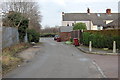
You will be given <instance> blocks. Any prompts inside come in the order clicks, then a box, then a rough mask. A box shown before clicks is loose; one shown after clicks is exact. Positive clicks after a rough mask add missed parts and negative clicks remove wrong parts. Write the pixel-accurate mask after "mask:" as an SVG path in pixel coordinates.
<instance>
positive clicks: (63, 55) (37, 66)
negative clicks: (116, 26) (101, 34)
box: [6, 38, 103, 78]
mask: <svg viewBox="0 0 120 80" xmlns="http://www.w3.org/2000/svg"><path fill="white" fill-rule="evenodd" d="M40 41H41V42H43V46H41V47H40V52H39V53H38V54H37V56H36V57H35V58H34V59H32V60H31V61H30V62H29V63H27V64H25V65H23V66H21V67H19V68H17V69H15V70H13V71H12V72H10V73H9V74H7V75H6V77H7V78H102V77H103V76H102V75H101V73H100V72H99V71H98V69H97V67H96V66H95V65H94V64H93V62H92V61H91V60H90V59H89V58H88V57H87V56H86V55H84V54H83V53H82V52H80V51H79V50H78V49H77V48H75V47H73V46H70V45H66V44H64V43H62V42H56V41H54V40H53V39H52V38H42V39H40Z"/></svg>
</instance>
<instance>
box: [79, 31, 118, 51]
mask: <svg viewBox="0 0 120 80" xmlns="http://www.w3.org/2000/svg"><path fill="white" fill-rule="evenodd" d="M118 32H120V30H117V31H116V30H101V31H92V30H91V31H84V32H83V33H82V39H81V42H82V43H83V44H84V45H86V46H88V45H89V41H92V46H93V47H95V48H109V49H112V48H113V41H116V45H117V49H120V35H119V33H118Z"/></svg>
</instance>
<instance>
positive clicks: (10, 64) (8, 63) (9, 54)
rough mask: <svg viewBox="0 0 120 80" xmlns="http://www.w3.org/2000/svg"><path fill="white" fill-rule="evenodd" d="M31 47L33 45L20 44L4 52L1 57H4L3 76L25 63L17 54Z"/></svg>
mask: <svg viewBox="0 0 120 80" xmlns="http://www.w3.org/2000/svg"><path fill="white" fill-rule="evenodd" d="M29 47H31V45H30V44H28V43H20V44H16V45H14V46H11V47H7V48H5V49H3V50H2V56H0V57H2V59H1V60H2V75H5V74H6V73H7V72H9V71H11V70H12V69H14V68H15V67H17V65H18V64H20V63H21V62H22V61H23V60H22V59H21V58H20V57H18V55H17V54H16V53H18V52H21V51H23V50H25V49H27V48H29Z"/></svg>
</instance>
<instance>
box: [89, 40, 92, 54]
mask: <svg viewBox="0 0 120 80" xmlns="http://www.w3.org/2000/svg"><path fill="white" fill-rule="evenodd" d="M91 51H92V42H91V41H90V42H89V52H91Z"/></svg>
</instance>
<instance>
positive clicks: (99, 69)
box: [92, 61, 107, 78]
mask: <svg viewBox="0 0 120 80" xmlns="http://www.w3.org/2000/svg"><path fill="white" fill-rule="evenodd" d="M92 63H93V64H94V65H95V66H96V67H97V69H98V71H99V72H100V73H101V74H102V76H103V77H104V78H107V77H106V76H105V74H104V73H103V71H102V70H101V68H100V67H99V66H98V65H97V64H96V63H95V62H94V61H92Z"/></svg>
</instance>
